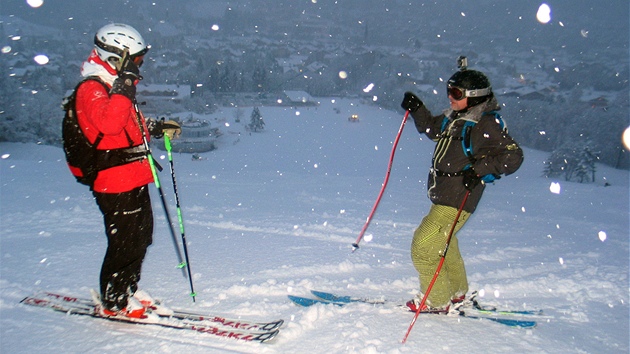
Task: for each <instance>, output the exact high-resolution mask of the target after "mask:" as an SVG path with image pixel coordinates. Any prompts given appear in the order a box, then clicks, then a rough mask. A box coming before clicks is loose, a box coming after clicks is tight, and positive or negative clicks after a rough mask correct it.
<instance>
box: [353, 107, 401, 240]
mask: <svg viewBox="0 0 630 354" xmlns="http://www.w3.org/2000/svg"><path fill="white" fill-rule="evenodd" d="M408 117H409V110H407V111H406V112H405V117H404V118H403V121H402V123H401V124H400V129H398V134H397V135H396V139H395V140H394V146H392V152H391V154H390V155H389V164H388V166H387V173H386V174H385V181H384V182H383V186H382V187H381V192H380V193H379V194H378V197H377V198H376V202H375V203H374V206H373V207H372V211H371V212H370V215H369V216H368V218H367V220H366V221H365V225H363V228H362V229H361V232H360V233H359V237H357V240H356V241H355V242H354V243H353V244H352V252H354V251H356V250H357V249H358V248H359V242H361V239H362V238H363V235H364V234H365V230H367V228H368V225H370V221H372V216H374V212H375V211H376V208H377V207H378V203H380V201H381V197H383V192H385V187H387V182H388V181H389V174H390V172H391V171H392V163H393V162H394V154H395V153H396V147H397V146H398V141H399V140H400V135H401V134H402V131H403V128H404V127H405V123H406V122H407V118H408Z"/></svg>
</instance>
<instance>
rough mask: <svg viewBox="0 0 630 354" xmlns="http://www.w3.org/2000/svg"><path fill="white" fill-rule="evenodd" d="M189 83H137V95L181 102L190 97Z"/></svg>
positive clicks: (151, 98) (148, 98)
mask: <svg viewBox="0 0 630 354" xmlns="http://www.w3.org/2000/svg"><path fill="white" fill-rule="evenodd" d="M190 91H191V90H190V85H158V84H142V83H140V84H138V86H137V92H138V96H139V97H142V98H143V99H146V100H172V101H175V102H181V101H182V100H184V99H188V98H190Z"/></svg>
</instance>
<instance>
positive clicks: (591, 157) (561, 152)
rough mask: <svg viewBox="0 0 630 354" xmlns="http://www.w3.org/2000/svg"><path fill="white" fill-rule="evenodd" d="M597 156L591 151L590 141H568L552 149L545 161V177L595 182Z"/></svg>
mask: <svg viewBox="0 0 630 354" xmlns="http://www.w3.org/2000/svg"><path fill="white" fill-rule="evenodd" d="M597 160H598V157H597V153H595V152H594V151H593V148H592V142H591V141H590V140H586V141H585V142H584V143H583V144H578V143H570V144H566V145H563V146H562V147H560V148H558V149H556V150H554V151H553V152H552V153H551V155H550V156H549V158H548V159H547V160H546V161H545V167H544V171H543V175H544V176H545V177H564V180H565V181H575V182H579V183H590V182H595V171H596V166H595V163H596V162H597Z"/></svg>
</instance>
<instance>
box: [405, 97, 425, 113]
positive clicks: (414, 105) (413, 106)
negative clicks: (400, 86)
mask: <svg viewBox="0 0 630 354" xmlns="http://www.w3.org/2000/svg"><path fill="white" fill-rule="evenodd" d="M423 104H424V103H422V101H421V100H420V99H419V98H418V96H416V95H414V94H413V93H411V92H405V98H403V101H402V103H401V104H400V106H401V107H402V108H404V109H405V110H406V111H409V112H412V113H413V112H415V111H417V110H418V108H420V107H422V105H423Z"/></svg>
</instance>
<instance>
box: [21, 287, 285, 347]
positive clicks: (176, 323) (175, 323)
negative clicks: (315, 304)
mask: <svg viewBox="0 0 630 354" xmlns="http://www.w3.org/2000/svg"><path fill="white" fill-rule="evenodd" d="M74 299H76V300H79V301H73V300H74ZM83 300H85V299H78V298H73V297H65V298H63V299H62V300H61V301H57V300H55V299H54V298H51V297H47V296H41V297H37V296H27V297H25V298H24V299H22V301H20V302H21V303H22V304H25V305H30V306H35V307H41V308H47V309H51V310H54V311H58V312H63V313H66V314H69V315H80V316H88V317H92V318H99V319H103V320H109V321H114V322H123V323H127V324H142V325H147V326H160V327H165V328H172V329H179V330H190V331H194V332H199V333H204V334H210V335H214V336H218V337H224V338H231V339H236V340H242V341H247V342H261V343H263V342H268V341H270V340H272V339H273V338H275V337H276V336H277V335H278V333H279V332H280V331H279V330H278V329H275V330H271V331H264V332H261V331H248V330H244V329H236V328H229V327H224V326H216V325H212V324H211V323H210V322H204V321H187V320H181V319H178V318H175V317H164V316H159V317H157V319H155V320H153V319H150V318H146V319H134V318H128V317H122V316H103V315H101V314H100V312H99V311H98V310H97V308H96V306H95V305H94V304H93V303H87V302H85V301H83Z"/></svg>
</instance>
